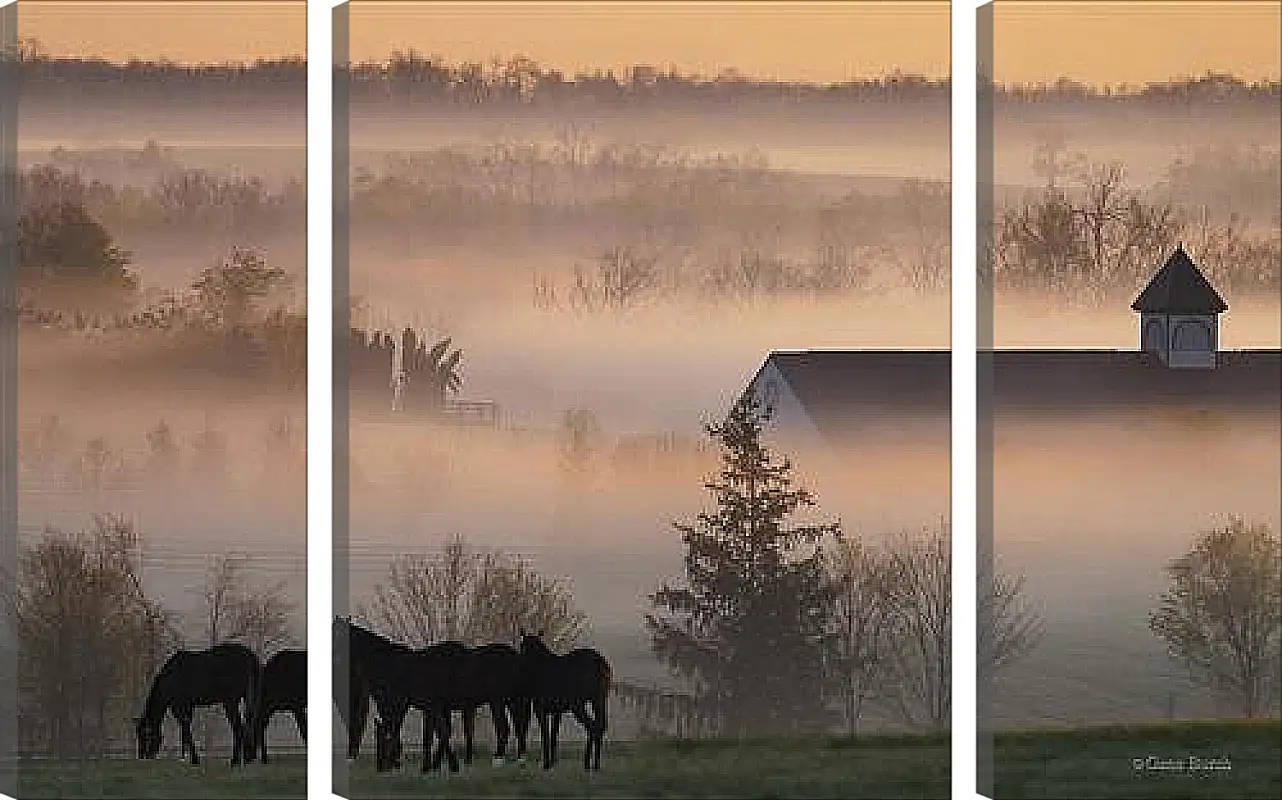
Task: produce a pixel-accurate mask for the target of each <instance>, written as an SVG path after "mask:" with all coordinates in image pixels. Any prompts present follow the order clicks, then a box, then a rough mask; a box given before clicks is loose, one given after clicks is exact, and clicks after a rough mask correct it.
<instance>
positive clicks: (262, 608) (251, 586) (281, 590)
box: [200, 554, 294, 659]
mask: <svg viewBox="0 0 1282 800" xmlns="http://www.w3.org/2000/svg"><path fill="white" fill-rule="evenodd" d="M251 563H252V562H251V560H250V559H249V557H248V556H243V555H229V554H223V555H219V556H215V557H214V558H213V560H212V561H211V562H210V565H209V570H208V572H207V573H206V576H205V583H204V585H203V586H202V587H201V589H200V592H201V600H202V608H201V623H202V626H203V631H202V633H203V634H204V636H203V638H204V640H205V642H206V643H207V645H206V646H208V647H213V646H214V645H216V644H221V643H223V642H239V643H240V644H243V645H245V646H246V647H248V648H249V649H251V650H253V651H254V652H255V653H257V654H258V657H259V658H262V659H265V658H267V657H268V656H269V655H270V654H271V653H273V652H274V651H276V650H278V649H280V648H282V647H286V646H288V645H289V644H291V643H292V642H293V632H292V630H291V627H290V623H289V616H290V614H291V613H293V610H294V604H293V603H292V602H290V600H289V598H288V597H287V596H286V594H285V585H284V581H279V582H276V583H270V584H268V583H258V582H255V581H253V580H252V579H251V578H250V577H249V574H248V573H249V570H250V567H251Z"/></svg>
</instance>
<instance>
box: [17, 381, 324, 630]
mask: <svg viewBox="0 0 1282 800" xmlns="http://www.w3.org/2000/svg"><path fill="white" fill-rule="evenodd" d="M19 391H20V394H19V408H18V411H19V427H20V440H19V459H20V462H21V463H22V467H21V468H20V470H19V501H18V518H19V527H20V531H21V535H20V542H21V543H22V544H23V545H29V544H34V543H35V541H36V540H38V539H39V538H40V536H41V535H42V533H43V529H44V526H46V525H50V526H53V527H54V528H57V529H59V530H61V531H64V532H75V531H85V530H89V529H90V528H91V517H92V515H93V514H118V515H123V516H124V517H126V518H128V519H130V520H132V521H133V522H134V523H135V525H136V526H137V529H138V531H139V533H140V539H141V546H140V550H141V553H142V564H143V579H144V581H145V584H146V589H147V591H148V592H150V593H152V594H154V595H155V596H157V597H159V598H160V599H161V600H162V601H163V602H164V603H165V605H166V606H167V607H169V608H171V609H173V610H175V611H177V612H179V613H180V614H182V615H183V618H182V622H183V623H184V629H185V632H186V633H187V634H188V635H189V636H191V637H193V640H194V642H199V639H200V637H199V631H200V625H201V623H200V622H199V619H198V617H197V612H198V609H199V604H200V602H201V601H200V596H199V591H200V587H201V585H202V583H203V580H204V576H205V573H206V571H207V570H208V568H209V565H210V560H211V559H212V558H213V557H215V556H218V555H222V554H226V553H230V554H241V555H245V556H248V557H249V559H250V571H251V575H252V578H253V580H254V581H255V582H258V583H263V584H273V583H276V582H278V581H283V582H284V592H285V594H286V596H287V598H288V600H289V601H290V602H291V603H292V604H293V606H294V610H293V614H292V615H291V625H292V630H293V634H294V636H295V637H296V640H297V641H298V643H300V644H301V643H303V642H305V641H306V625H305V622H304V620H305V613H306V586H307V583H306V548H307V537H306V530H307V529H306V491H305V489H306V458H305V452H306V449H305V448H306V429H305V424H306V410H305V407H304V405H303V402H302V400H301V398H299V397H295V398H293V399H280V398H271V397H263V396H261V395H259V396H252V397H251V396H245V397H242V398H237V397H236V396H235V393H234V392H217V393H211V392H201V393H195V392H173V393H170V394H168V395H166V394H165V393H152V396H150V397H145V396H142V395H141V393H128V392H123V391H122V392H120V393H113V392H109V391H107V392H104V391H103V390H101V389H99V390H97V391H96V392H94V394H93V396H92V397H89V396H86V394H84V393H81V392H74V391H68V390H67V389H66V387H65V385H64V386H59V387H58V388H57V389H56V390H53V389H49V388H46V387H44V386H40V385H37V381H33V380H25V381H24V382H23V384H22V385H21V386H20V390H19ZM53 416H56V417H57V419H58V425H57V430H58V432H57V433H48V430H49V427H48V426H49V423H48V420H49V419H50V418H51V417H53ZM161 420H164V422H165V423H167V424H168V426H169V428H170V430H171V432H172V438H173V441H174V443H175V444H176V445H177V448H178V460H177V466H176V467H171V468H166V469H164V470H162V471H158V469H157V467H156V466H155V464H154V462H153V461H151V448H150V445H149V441H148V434H149V433H150V432H152V431H153V430H155V429H156V428H157V426H158V424H159V423H160V421H161ZM42 428H43V429H44V430H45V433H42ZM282 428H285V429H288V430H289V434H288V436H287V437H286V436H284V435H281V434H279V433H277V431H279V430H280V429H282ZM210 430H212V431H216V432H217V433H218V434H221V438H222V440H223V444H224V457H223V458H222V459H221V463H218V462H219V461H220V460H219V459H217V458H213V459H210V460H207V461H204V462H202V461H201V457H200V453H198V442H199V440H200V439H201V437H202V435H203V434H205V432H206V431H210ZM97 438H101V439H102V440H103V444H104V445H105V451H104V455H103V456H101V461H100V462H99V464H100V467H99V469H100V472H97V473H96V474H97V476H98V477H97V478H95V477H94V475H95V470H94V469H93V467H92V466H91V465H92V464H93V463H94V457H93V456H91V452H92V446H91V445H90V442H91V441H92V440H94V439H97Z"/></svg>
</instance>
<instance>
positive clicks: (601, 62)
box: [18, 0, 1282, 83]
mask: <svg viewBox="0 0 1282 800" xmlns="http://www.w3.org/2000/svg"><path fill="white" fill-rule="evenodd" d="M18 13H19V30H20V32H21V34H22V35H23V36H33V37H36V38H38V39H40V40H41V41H42V42H43V43H44V44H45V46H46V48H47V49H48V50H49V51H51V52H53V53H58V54H67V53H77V54H91V55H97V56H104V57H107V58H110V59H113V60H123V59H125V58H127V57H129V56H131V55H141V56H144V57H149V58H156V57H159V56H167V57H169V58H171V59H174V60H179V61H227V60H249V59H253V58H257V57H260V56H279V55H291V54H298V53H302V52H304V50H305V46H306V17H305V13H304V3H303V1H302V0H278V1H277V2H256V1H253V0H243V1H241V2H235V1H229V0H222V2H182V3H178V2H128V3H126V2H87V1H86V0H56V1H55V0H22V3H21V6H20V9H19V12H18ZM351 14H352V48H351V49H352V56H353V57H354V58H356V59H357V60H363V59H370V58H382V57H386V55H387V54H388V52H389V51H391V50H392V49H393V48H408V47H414V48H415V49H417V50H419V51H421V52H424V53H435V54H439V55H442V56H444V57H445V58H447V59H449V60H452V61H459V60H465V59H469V60H487V59H488V58H489V57H490V56H492V55H496V54H501V55H510V54H513V53H517V52H520V53H523V54H525V55H528V56H530V57H532V58H534V59H535V60H537V61H539V62H542V63H544V64H547V65H549V66H554V67H557V68H560V69H562V70H565V71H568V72H574V71H576V70H578V69H582V68H598V67H611V68H616V69H619V68H624V67H627V66H631V65H632V64H636V63H651V64H656V65H659V66H666V65H668V64H674V65H676V66H677V67H678V68H679V69H681V70H683V71H697V72H702V73H705V74H708V73H711V74H715V73H716V72H717V71H719V70H720V69H721V68H723V67H727V66H734V67H736V68H737V69H739V70H740V71H742V72H745V73H748V74H753V75H766V76H775V77H782V78H789V79H798V78H800V79H808V80H817V81H831V80H840V79H844V78H847V77H849V76H851V75H870V74H871V75H879V74H883V73H885V72H889V71H891V70H893V69H895V68H896V67H898V68H899V69H902V70H903V71H905V72H917V73H925V74H928V75H937V76H938V75H945V74H947V69H948V60H949V17H948V14H949V9H948V5H947V4H946V3H941V2H933V1H932V0H921V1H920V2H899V3H888V2H864V3H858V2H856V3H838V2H825V3H808V4H807V3H801V2H788V3H764V2H757V3H744V2H737V3H736V2H705V3H673V2H651V3H623V2H614V3H605V2H597V3H567V2H561V3H550V2H542V3H535V2H519V3H517V2H477V3H458V2H455V3H445V2H440V3H426V2H420V3H399V2H397V3H393V2H375V1H374V0H353V2H352V12H351ZM995 24H996V27H997V31H996V40H997V44H996V50H997V52H996V67H997V71H998V76H997V77H998V80H1000V81H1002V82H1012V81H1015V82H1024V81H1036V80H1050V79H1053V78H1056V77H1059V76H1060V75H1068V76H1071V77H1075V78H1078V79H1080V80H1085V81H1088V82H1092V83H1120V82H1128V83H1139V82H1143V81H1147V80H1162V79H1166V78H1170V77H1173V76H1179V75H1189V74H1201V73H1204V72H1206V71H1207V70H1208V69H1214V70H1217V71H1230V72H1233V73H1234V74H1238V75H1241V76H1243V77H1246V78H1248V79H1255V78H1261V77H1270V78H1277V77H1279V75H1280V74H1282V56H1280V55H1279V40H1280V38H1282V13H1280V12H1279V4H1278V3H1277V2H1273V1H1270V2H1253V3H1235V2H1226V1H1225V0H1212V1H1211V2H1202V3H1195V2H1144V3H1138V2H1130V3H1118V2H1113V3H1102V2H1091V0H1077V1H1076V2H1059V3H1044V2H1033V1H1032V0H1018V1H1017V0H999V2H998V6H997V12H996V23H995Z"/></svg>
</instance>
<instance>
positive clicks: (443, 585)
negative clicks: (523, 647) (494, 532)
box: [360, 536, 587, 647]
mask: <svg viewBox="0 0 1282 800" xmlns="http://www.w3.org/2000/svg"><path fill="white" fill-rule="evenodd" d="M360 615H361V616H363V617H364V618H366V619H367V620H369V621H370V622H371V623H372V624H373V625H374V626H375V627H376V628H378V629H379V630H382V631H383V632H384V633H386V634H387V635H389V636H391V637H393V638H395V639H397V640H399V641H403V642H410V643H414V644H416V645H418V646H426V645H428V644H431V643H434V642H440V641H446V640H455V641H461V642H463V643H464V644H468V645H477V644H484V643H490V642H514V641H515V639H516V636H517V633H518V631H519V630H520V629H521V628H528V629H534V630H542V631H543V632H544V635H545V636H546V637H547V640H548V642H549V643H550V644H552V645H553V646H554V647H556V646H565V645H568V644H571V643H572V642H574V641H575V640H577V639H578V637H579V636H580V635H582V633H583V632H584V630H585V628H586V623H587V618H586V617H585V616H584V614H583V613H582V612H580V611H578V610H577V609H576V608H575V607H574V601H573V597H572V596H571V594H570V591H569V589H568V588H567V587H566V586H565V585H564V584H562V582H561V581H558V580H555V579H553V578H549V577H546V576H544V575H540V574H539V573H538V572H536V571H535V570H534V569H533V568H532V567H531V566H530V564H529V563H528V562H526V561H525V560H524V559H521V558H513V557H511V556H508V555H505V554H503V553H501V552H478V551H476V550H473V549H472V548H471V547H469V546H468V545H467V544H466V542H465V541H464V540H463V538H462V537H461V536H455V537H454V538H453V539H451V540H449V541H448V542H447V543H446V544H445V545H444V546H443V547H442V548H441V550H440V552H438V553H436V554H433V555H402V556H398V557H397V558H395V559H393V561H392V563H391V565H390V567H389V569H388V575H387V579H386V581H385V582H383V583H381V584H379V585H378V586H377V587H375V589H374V596H373V599H372V601H371V602H370V603H369V605H368V606H366V607H363V608H362V609H361V611H360Z"/></svg>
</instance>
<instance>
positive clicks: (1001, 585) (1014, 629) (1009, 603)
mask: <svg viewBox="0 0 1282 800" xmlns="http://www.w3.org/2000/svg"><path fill="white" fill-rule="evenodd" d="M1024 583H1025V579H1024V576H1022V575H1018V576H1014V575H1005V574H1002V573H998V574H996V575H994V576H992V580H991V582H990V583H989V585H988V586H987V587H985V586H982V585H981V586H980V587H979V604H980V606H979V614H978V615H977V622H978V630H977V631H976V633H977V635H978V638H979V642H978V650H979V664H978V668H979V670H980V671H981V674H983V675H987V676H994V675H996V674H998V673H999V672H1001V671H1002V670H1004V669H1006V668H1007V667H1009V666H1010V665H1011V664H1013V663H1015V662H1016V661H1018V660H1019V659H1021V658H1024V657H1025V656H1027V655H1028V654H1029V653H1030V652H1032V650H1033V649H1034V648H1035V647H1037V645H1038V644H1039V643H1040V642H1041V639H1042V635H1043V633H1044V632H1045V623H1044V621H1043V619H1042V617H1041V615H1040V614H1039V613H1038V612H1037V611H1036V610H1034V609H1033V608H1031V607H1030V604H1029V603H1028V600H1027V598H1026V597H1025V595H1024Z"/></svg>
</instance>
